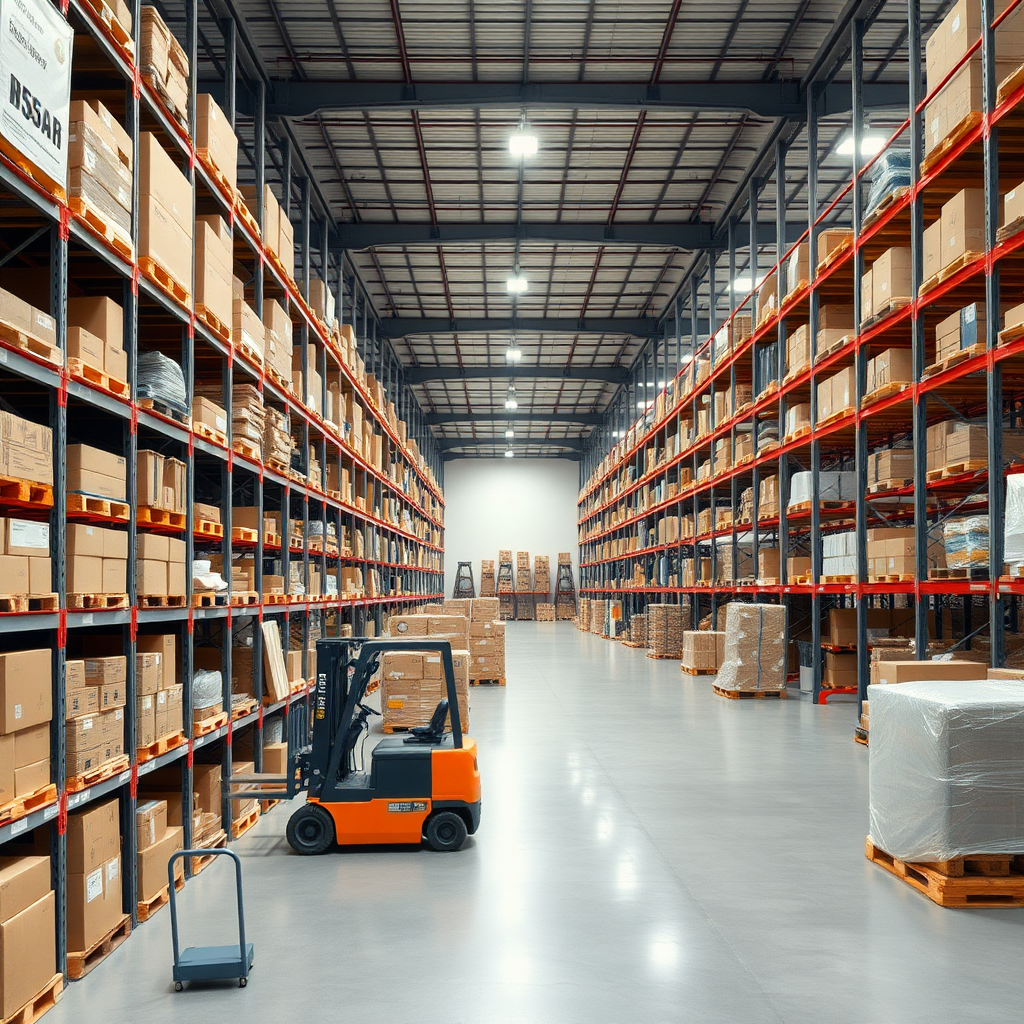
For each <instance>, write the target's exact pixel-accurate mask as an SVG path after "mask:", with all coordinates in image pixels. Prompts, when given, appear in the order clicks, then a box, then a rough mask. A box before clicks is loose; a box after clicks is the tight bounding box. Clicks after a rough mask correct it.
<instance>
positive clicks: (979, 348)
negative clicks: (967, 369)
mask: <svg viewBox="0 0 1024 1024" xmlns="http://www.w3.org/2000/svg"><path fill="white" fill-rule="evenodd" d="M984 352H985V343H984V342H983V341H979V342H978V343H977V345H971V346H970V348H962V349H960V351H959V352H954V353H953V354H952V355H951V356H947V357H946V358H945V359H943V360H942V361H941V362H939V363H932V365H931V366H926V367H925V368H924V378H928V377H934V376H935V374H937V373H942V372H943V371H944V370H948V369H949V368H950V367H951V366H957V365H959V364H960V363H963V362H966V361H967V360H968V359H973V358H974V357H975V356H980V355H982V354H984ZM924 378H922V379H924Z"/></svg>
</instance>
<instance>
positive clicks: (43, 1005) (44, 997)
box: [0, 974, 64, 1024]
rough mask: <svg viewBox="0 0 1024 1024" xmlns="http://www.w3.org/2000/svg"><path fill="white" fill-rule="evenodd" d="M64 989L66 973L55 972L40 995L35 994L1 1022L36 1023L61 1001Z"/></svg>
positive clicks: (16, 1023)
mask: <svg viewBox="0 0 1024 1024" xmlns="http://www.w3.org/2000/svg"><path fill="white" fill-rule="evenodd" d="M63 991H64V975H63V974H55V975H54V976H53V977H52V978H51V979H50V980H49V981H48V982H47V983H46V985H45V986H44V988H43V989H42V991H41V992H39V993H38V995H35V996H33V997H32V998H31V999H30V1000H29V1001H28V1002H27V1003H26V1004H25V1005H24V1006H23V1007H22V1008H21V1009H20V1010H18V1011H16V1012H15V1013H12V1014H11V1015H10V1017H4V1019H3V1020H2V1021H0V1024H35V1022H36V1021H37V1020H39V1018H40V1017H42V1015H43V1014H44V1013H46V1012H47V1010H52V1009H53V1008H54V1007H55V1006H56V1005H57V1003H59V1002H60V997H61V994H62V993H63Z"/></svg>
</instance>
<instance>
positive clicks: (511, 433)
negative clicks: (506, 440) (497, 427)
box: [505, 427, 516, 437]
mask: <svg viewBox="0 0 1024 1024" xmlns="http://www.w3.org/2000/svg"><path fill="white" fill-rule="evenodd" d="M505 436H506V437H515V436H516V432H515V431H514V430H513V429H512V428H511V427H509V428H508V430H506V431H505Z"/></svg>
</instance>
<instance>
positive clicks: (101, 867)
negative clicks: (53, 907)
mask: <svg viewBox="0 0 1024 1024" xmlns="http://www.w3.org/2000/svg"><path fill="white" fill-rule="evenodd" d="M122 886H123V878H122V875H121V826H120V816H119V812H118V800H117V799H116V798H115V799H113V800H108V801H106V802H105V803H102V804H97V805H94V806H90V807H88V808H87V809H86V810H84V811H79V812H77V813H75V814H69V815H68V830H67V890H68V891H67V944H68V950H69V951H70V952H84V951H85V950H87V949H89V948H90V947H91V946H93V945H95V944H96V943H98V942H99V941H100V940H101V939H102V938H103V937H104V936H105V935H106V934H107V933H108V932H111V931H113V930H114V929H115V928H116V927H117V926H118V925H119V924H120V922H121V921H122V920H123V919H124V917H125V914H124V911H123V910H122V893H123V889H122Z"/></svg>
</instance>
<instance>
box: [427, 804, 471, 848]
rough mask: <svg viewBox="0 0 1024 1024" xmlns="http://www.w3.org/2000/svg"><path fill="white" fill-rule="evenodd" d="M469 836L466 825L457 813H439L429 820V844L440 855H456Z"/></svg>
mask: <svg viewBox="0 0 1024 1024" xmlns="http://www.w3.org/2000/svg"><path fill="white" fill-rule="evenodd" d="M467 835H468V832H467V830H466V823H465V822H464V821H463V820H462V816H461V815H460V814H456V813H455V811H438V812H437V814H433V815H431V816H430V818H429V819H428V820H427V844H428V845H429V846H430V847H431V849H434V850H437V852H438V853H454V852H455V851H456V850H458V849H460V848H461V846H462V844H463V843H464V842H465V841H466V836H467Z"/></svg>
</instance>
